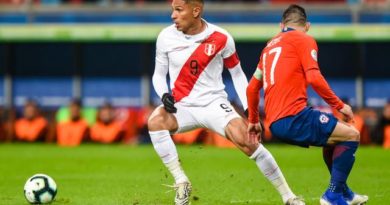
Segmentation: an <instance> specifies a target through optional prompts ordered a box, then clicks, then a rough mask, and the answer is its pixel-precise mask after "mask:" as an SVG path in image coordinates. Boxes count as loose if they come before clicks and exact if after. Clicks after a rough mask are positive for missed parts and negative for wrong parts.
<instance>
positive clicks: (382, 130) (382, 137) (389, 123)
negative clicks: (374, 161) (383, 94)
mask: <svg viewBox="0 0 390 205" xmlns="http://www.w3.org/2000/svg"><path fill="white" fill-rule="evenodd" d="M376 130H377V131H378V133H377V134H376V137H375V139H374V141H375V142H376V143H380V144H382V145H383V148H385V149H390V101H389V102H387V104H386V105H385V106H384V108H383V112H382V116H381V118H380V120H379V123H378V127H377V129H376Z"/></svg>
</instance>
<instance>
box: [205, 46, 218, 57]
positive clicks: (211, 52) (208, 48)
mask: <svg viewBox="0 0 390 205" xmlns="http://www.w3.org/2000/svg"><path fill="white" fill-rule="evenodd" d="M215 49H216V46H215V44H213V43H206V44H205V46H204V53H205V54H206V55H208V56H212V55H214V53H215Z"/></svg>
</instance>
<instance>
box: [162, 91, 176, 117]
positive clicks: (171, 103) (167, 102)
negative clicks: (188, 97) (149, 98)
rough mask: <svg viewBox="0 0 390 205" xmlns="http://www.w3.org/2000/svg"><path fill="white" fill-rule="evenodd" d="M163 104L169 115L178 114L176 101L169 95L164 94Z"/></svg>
mask: <svg viewBox="0 0 390 205" xmlns="http://www.w3.org/2000/svg"><path fill="white" fill-rule="evenodd" d="M161 102H162V103H163V104H164V108H165V110H166V111H167V112H169V113H176V112H177V108H176V107H175V99H174V98H173V96H172V95H171V94H169V93H164V95H163V96H162V98H161Z"/></svg>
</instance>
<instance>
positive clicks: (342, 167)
mask: <svg viewBox="0 0 390 205" xmlns="http://www.w3.org/2000/svg"><path fill="white" fill-rule="evenodd" d="M359 138H360V134H359V131H358V130H357V129H356V128H354V127H353V126H351V125H348V124H346V123H344V122H338V123H337V124H336V127H335V129H334V130H333V132H332V134H331V135H330V137H329V138H328V142H327V143H328V145H327V146H325V147H324V151H323V155H324V160H325V163H326V164H327V167H328V169H329V170H330V173H331V182H330V185H329V188H328V190H327V192H326V193H325V194H324V197H325V198H330V199H329V200H331V198H332V197H333V198H337V197H338V196H339V195H340V193H342V195H343V198H344V199H345V200H346V203H347V204H363V203H365V202H367V200H368V196H365V195H359V194H355V193H353V192H352V191H351V190H350V189H349V187H348V186H347V178H348V176H349V173H350V171H351V170H352V167H353V164H354V161H355V152H356V150H357V148H358V145H359ZM324 204H326V203H324Z"/></svg>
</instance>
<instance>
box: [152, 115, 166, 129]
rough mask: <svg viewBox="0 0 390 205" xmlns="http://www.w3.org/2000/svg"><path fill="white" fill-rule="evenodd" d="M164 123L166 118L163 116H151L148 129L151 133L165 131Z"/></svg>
mask: <svg viewBox="0 0 390 205" xmlns="http://www.w3.org/2000/svg"><path fill="white" fill-rule="evenodd" d="M164 121H165V120H164V116H161V115H155V116H151V117H150V118H149V119H148V129H149V130H150V131H157V130H162V129H164V127H163V125H164Z"/></svg>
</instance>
